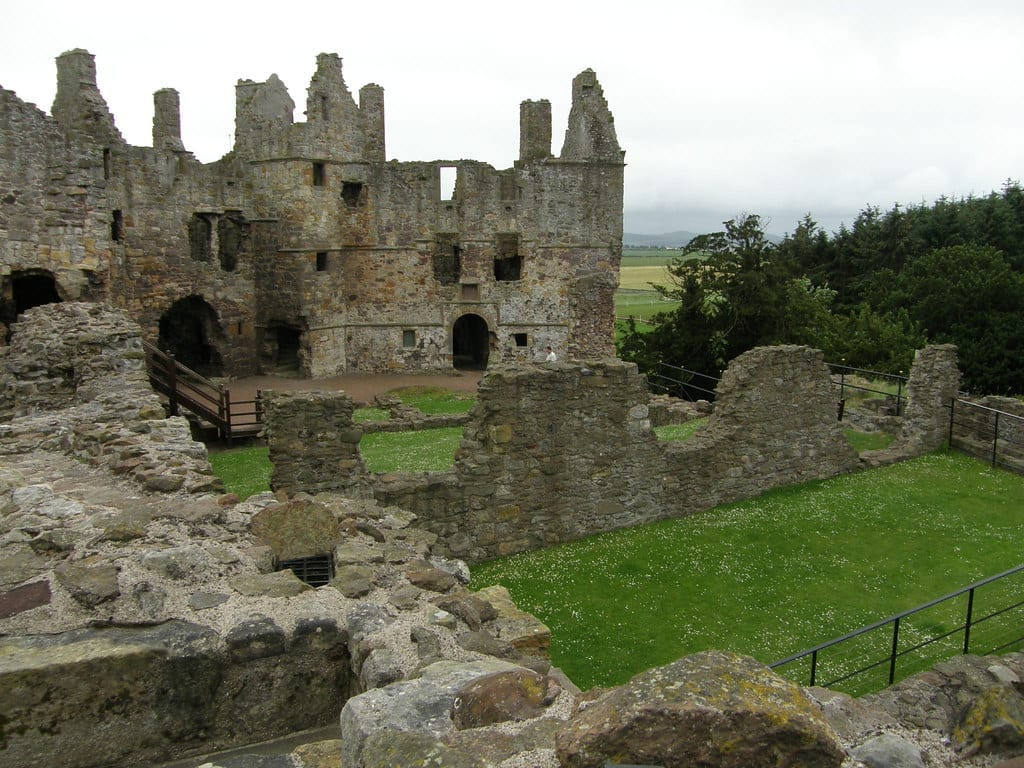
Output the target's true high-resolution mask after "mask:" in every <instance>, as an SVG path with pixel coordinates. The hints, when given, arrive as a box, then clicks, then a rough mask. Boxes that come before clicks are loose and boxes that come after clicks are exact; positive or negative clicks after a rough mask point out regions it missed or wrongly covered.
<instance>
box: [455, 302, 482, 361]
mask: <svg viewBox="0 0 1024 768" xmlns="http://www.w3.org/2000/svg"><path fill="white" fill-rule="evenodd" d="M489 353H490V334H489V333H488V328H487V321H486V320H484V319H483V318H482V317H480V315H474V314H466V315H463V316H462V317H460V318H459V319H458V320H456V321H455V325H453V326H452V365H453V366H454V367H455V368H459V369H463V370H474V371H482V370H483V369H484V368H486V367H487V357H488V355H489Z"/></svg>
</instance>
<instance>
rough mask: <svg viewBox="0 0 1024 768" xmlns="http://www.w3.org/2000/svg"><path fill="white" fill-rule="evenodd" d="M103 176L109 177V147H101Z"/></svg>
mask: <svg viewBox="0 0 1024 768" xmlns="http://www.w3.org/2000/svg"><path fill="white" fill-rule="evenodd" d="M103 178H104V179H109V178H110V148H109V147H104V148H103Z"/></svg>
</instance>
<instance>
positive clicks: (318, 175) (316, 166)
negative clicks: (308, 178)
mask: <svg viewBox="0 0 1024 768" xmlns="http://www.w3.org/2000/svg"><path fill="white" fill-rule="evenodd" d="M326 179H327V170H326V168H325V167H324V164H323V163H313V186H314V187H322V186H324V183H325V181H326Z"/></svg>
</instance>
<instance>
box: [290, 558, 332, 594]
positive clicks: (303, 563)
mask: <svg viewBox="0 0 1024 768" xmlns="http://www.w3.org/2000/svg"><path fill="white" fill-rule="evenodd" d="M276 570H278V571H291V572H292V573H294V574H295V576H296V577H297V578H298V579H299V581H302V582H304V583H306V584H309V586H311V587H322V586H324V585H326V584H329V583H330V582H331V579H333V578H334V556H333V555H331V554H330V553H328V554H326V555H313V556H312V557H299V558H296V559H294V560H281V561H280V562H278V564H277V569H276Z"/></svg>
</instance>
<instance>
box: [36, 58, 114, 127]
mask: <svg viewBox="0 0 1024 768" xmlns="http://www.w3.org/2000/svg"><path fill="white" fill-rule="evenodd" d="M50 112H51V113H52V114H53V117H54V118H55V119H56V120H57V122H58V123H59V124H60V125H61V126H62V127H63V128H64V129H65V130H70V131H75V132H82V133H85V134H88V135H89V136H91V137H93V138H94V139H96V140H97V141H99V142H101V143H104V144H124V138H123V137H122V136H121V132H120V131H118V130H117V126H116V125H114V117H113V115H111V114H110V110H109V109H108V108H107V102H106V100H104V98H103V94H101V93H100V89H99V87H98V86H97V85H96V59H95V57H94V56H93V55H92V54H91V53H89V52H88V51H86V50H83V49H81V48H75V49H74V50H71V51H65V52H64V53H62V54H61V55H60V56H58V57H57V95H56V96H55V97H54V99H53V107H52V109H51V110H50Z"/></svg>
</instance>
